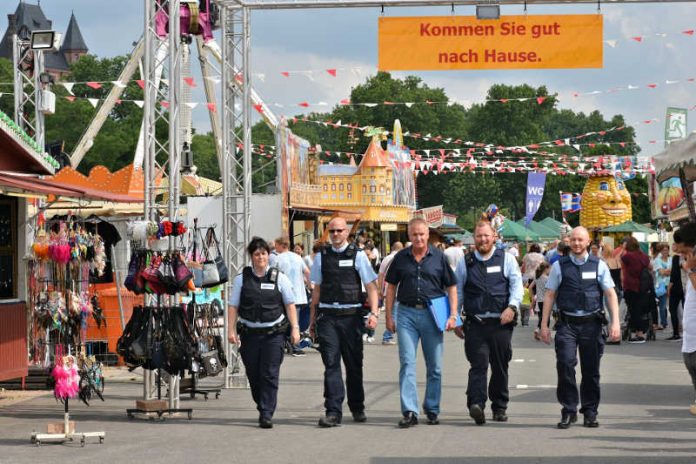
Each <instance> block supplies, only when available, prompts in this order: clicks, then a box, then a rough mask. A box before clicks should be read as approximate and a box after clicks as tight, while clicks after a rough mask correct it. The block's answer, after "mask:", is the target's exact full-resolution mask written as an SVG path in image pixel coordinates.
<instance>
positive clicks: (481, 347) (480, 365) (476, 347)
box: [464, 321, 513, 412]
mask: <svg viewBox="0 0 696 464" xmlns="http://www.w3.org/2000/svg"><path fill="white" fill-rule="evenodd" d="M512 328H513V325H512V324H506V325H500V323H499V322H498V321H491V323H489V324H480V323H477V322H469V321H467V323H466V324H465V329H464V351H465V353H466V359H467V360H468V361H469V364H470V365H471V368H470V369H469V383H468V385H467V388H466V405H467V407H471V405H473V404H478V405H479V406H480V407H481V409H483V408H484V407H485V406H486V399H487V398H490V400H491V409H492V410H493V411H494V412H498V411H500V412H505V410H506V409H507V405H508V401H509V400H510V393H509V391H508V365H509V364H510V360H511V359H512ZM489 364H490V366H491V381H490V383H489V384H488V397H486V380H487V378H488V365H489Z"/></svg>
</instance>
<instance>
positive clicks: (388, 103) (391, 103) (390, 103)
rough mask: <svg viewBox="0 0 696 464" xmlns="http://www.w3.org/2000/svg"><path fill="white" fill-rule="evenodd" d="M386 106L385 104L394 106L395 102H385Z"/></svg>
mask: <svg viewBox="0 0 696 464" xmlns="http://www.w3.org/2000/svg"><path fill="white" fill-rule="evenodd" d="M384 104H385V105H393V104H394V102H390V101H385V102H384Z"/></svg>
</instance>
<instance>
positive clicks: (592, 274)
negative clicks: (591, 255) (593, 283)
mask: <svg viewBox="0 0 696 464" xmlns="http://www.w3.org/2000/svg"><path fill="white" fill-rule="evenodd" d="M596 278H597V273H596V272H583V273H582V279H583V280H585V279H596Z"/></svg>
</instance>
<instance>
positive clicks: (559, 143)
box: [553, 140, 565, 147]
mask: <svg viewBox="0 0 696 464" xmlns="http://www.w3.org/2000/svg"><path fill="white" fill-rule="evenodd" d="M553 143H555V144H556V145H558V146H559V147H560V146H562V145H565V143H564V142H563V140H554V141H553Z"/></svg>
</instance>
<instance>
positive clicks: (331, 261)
mask: <svg viewBox="0 0 696 464" xmlns="http://www.w3.org/2000/svg"><path fill="white" fill-rule="evenodd" d="M328 229H329V234H330V236H329V238H330V242H331V245H330V246H325V247H324V248H323V249H322V250H321V252H319V253H317V255H316V257H315V258H314V263H313V264H312V271H311V275H310V280H311V281H312V282H314V289H313V290H312V304H311V306H310V333H311V334H312V335H314V334H315V333H317V334H318V341H319V351H320V352H321V360H322V362H323V363H324V408H325V410H326V413H325V415H324V416H322V417H321V418H320V419H319V427H335V426H337V425H339V424H340V423H341V420H342V417H343V399H344V397H345V396H346V392H347V396H348V408H349V409H350V411H351V413H352V415H353V420H354V421H355V422H365V421H366V420H367V417H366V416H365V391H364V389H363V343H362V330H361V329H362V327H363V325H366V326H367V327H368V328H370V329H374V328H375V327H376V326H377V319H378V318H379V307H378V296H377V282H376V281H377V274H375V271H374V270H373V269H372V266H371V265H370V260H369V259H368V258H367V256H366V255H365V252H363V251H360V250H358V249H357V247H356V246H355V244H353V243H348V233H349V230H348V225H347V223H346V220H345V219H343V218H341V217H336V218H334V219H332V220H331V221H330V222H329V225H328ZM362 286H364V287H365V291H366V292H367V298H368V302H369V307H370V312H369V313H368V316H367V319H366V320H365V319H364V318H363V316H364V314H363V310H362V306H363V293H362ZM315 328H316V332H315ZM341 359H343V364H344V366H345V369H346V387H345V388H344V386H343V378H342V375H341Z"/></svg>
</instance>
